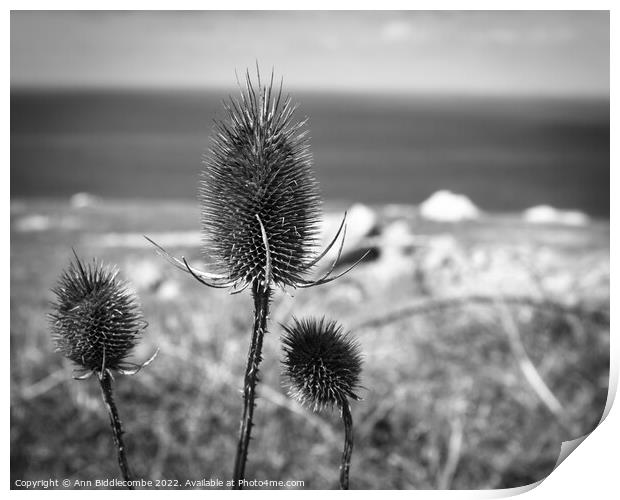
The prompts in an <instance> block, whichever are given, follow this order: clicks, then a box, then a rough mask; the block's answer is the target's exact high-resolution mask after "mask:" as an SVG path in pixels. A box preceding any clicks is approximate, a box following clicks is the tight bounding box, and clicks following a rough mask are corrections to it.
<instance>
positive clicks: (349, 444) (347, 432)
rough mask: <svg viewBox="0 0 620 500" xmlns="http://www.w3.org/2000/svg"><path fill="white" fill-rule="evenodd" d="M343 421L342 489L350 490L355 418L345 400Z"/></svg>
mask: <svg viewBox="0 0 620 500" xmlns="http://www.w3.org/2000/svg"><path fill="white" fill-rule="evenodd" d="M341 410H342V421H343V422H344V450H343V451H342V460H341V462H340V489H341V490H348V489H349V468H350V466H351V453H353V417H352V416H351V408H350V406H349V402H348V401H347V400H346V399H345V400H344V401H343V402H342V405H341Z"/></svg>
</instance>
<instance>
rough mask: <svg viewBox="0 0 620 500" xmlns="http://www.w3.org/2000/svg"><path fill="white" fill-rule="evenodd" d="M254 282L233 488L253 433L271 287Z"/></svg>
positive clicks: (242, 470) (242, 474) (241, 475)
mask: <svg viewBox="0 0 620 500" xmlns="http://www.w3.org/2000/svg"><path fill="white" fill-rule="evenodd" d="M258 281H259V280H257V282H256V283H255V284H254V285H253V286H252V296H253V297H254V326H253V328H252V341H251V342H250V350H249V352H248V363H247V366H246V368H245V379H244V382H243V416H242V417H241V425H240V428H239V442H238V444H237V455H236V457H235V470H234V475H233V479H234V483H233V489H236V490H240V489H242V488H243V486H242V483H241V481H242V480H243V479H245V464H246V462H247V459H248V447H249V444H250V435H251V433H252V425H253V424H252V417H253V415H254V406H255V403H254V399H255V390H256V384H257V382H258V368H259V365H260V362H261V360H262V357H261V351H262V349H263V337H264V335H265V331H266V328H267V315H268V314H269V301H270V298H271V290H270V289H269V288H265V287H263V285H262V284H260V283H259V282H258Z"/></svg>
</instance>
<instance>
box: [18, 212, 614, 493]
mask: <svg viewBox="0 0 620 500" xmlns="http://www.w3.org/2000/svg"><path fill="white" fill-rule="evenodd" d="M344 208H345V207H344V206H342V207H341V206H330V207H328V209H329V210H328V211H329V213H332V212H339V211H341V210H342V209H344ZM374 212H375V213H376V221H375V223H374V227H373V229H372V230H371V231H369V232H368V233H367V234H364V235H361V236H360V237H359V238H358V239H359V241H358V242H357V245H356V246H355V247H352V248H350V249H349V251H348V253H347V258H354V257H355V255H356V254H359V251H361V249H365V248H370V249H371V254H370V256H369V258H368V259H367V261H366V262H364V263H362V264H361V265H360V266H358V268H356V269H355V270H354V271H352V272H351V273H349V274H347V275H346V276H345V277H343V278H342V279H340V280H338V281H336V282H333V283H330V284H327V285H324V286H321V287H318V288H312V289H308V290H298V291H295V290H289V292H290V294H291V295H292V296H293V297H291V296H289V295H286V294H284V293H282V292H280V291H278V292H277V293H276V294H275V296H274V302H273V306H272V312H271V318H270V328H269V333H268V335H267V336H266V338H265V345H264V361H263V363H262V365H261V371H262V377H261V382H260V384H259V387H258V395H259V397H258V400H257V408H256V411H255V419H254V423H255V427H254V429H253V440H252V442H251V447H250V453H249V461H248V465H247V468H246V472H247V478H248V479H258V480H282V481H287V480H295V481H300V480H301V481H304V487H303V488H304V489H330V488H336V487H337V486H338V465H339V462H340V454H341V451H342V441H343V435H342V428H341V421H340V419H339V415H338V414H336V413H335V412H334V413H333V414H330V413H329V412H327V413H324V414H313V413H312V412H310V411H309V410H307V409H305V408H302V407H300V406H299V405H298V404H297V403H296V402H294V401H292V400H291V399H289V398H288V396H287V394H286V389H284V388H283V387H282V380H281V375H280V370H281V368H280V358H281V357H282V353H281V349H280V343H279V336H280V334H281V332H282V329H281V326H280V323H287V322H289V321H290V319H291V317H292V316H293V315H295V316H297V317H301V316H305V315H316V316H322V315H325V316H327V317H329V318H333V319H337V320H339V321H340V322H341V323H342V324H343V325H344V326H345V328H347V329H351V330H352V332H353V333H354V334H355V335H356V336H357V337H358V338H359V341H360V343H361V346H362V350H363V353H364V366H363V372H362V385H363V386H364V389H363V390H362V391H361V395H362V397H363V401H360V402H357V403H354V404H353V408H352V411H353V420H354V433H355V447H354V451H353V460H352V466H351V488H352V489H378V488H382V489H435V488H458V489H470V488H472V489H483V488H484V489H486V488H507V487H515V486H522V485H526V484H529V483H532V482H534V481H537V480H539V479H542V478H544V477H545V476H546V475H548V474H549V473H550V471H551V470H552V469H553V467H554V464H555V463H556V459H557V457H558V453H559V450H560V446H561V444H562V442H563V441H566V440H570V439H574V438H577V437H579V436H581V435H583V434H584V433H587V432H590V431H591V430H593V428H594V427H595V426H596V425H597V423H598V422H599V420H600V418H601V415H602V413H603V409H604V406H605V402H606V399H607V388H608V374H609V223H608V221H592V222H591V223H589V224H588V225H586V226H583V227H567V226H552V225H532V224H526V223H524V222H522V221H521V220H519V219H518V218H517V217H513V216H508V215H505V216H499V215H497V216H484V217H483V218H481V219H480V220H478V221H472V222H467V223H461V224H439V223H432V222H428V221H424V220H422V219H421V218H420V217H419V216H418V214H417V212H416V210H415V208H413V207H387V206H386V207H374ZM354 229H355V228H354V227H351V231H350V232H351V234H353V235H354V233H355V231H354ZM199 230H200V226H199V212H198V206H197V203H194V202H191V201H189V202H172V201H167V202H165V201H161V202H158V201H154V200H151V201H148V202H147V201H143V202H141V201H131V202H130V201H100V202H96V203H89V204H85V206H80V207H77V206H71V205H70V204H69V203H68V202H60V201H42V200H41V201H26V200H13V201H12V203H11V480H12V485H13V484H14V481H15V480H17V479H30V480H36V479H47V478H60V479H62V478H69V479H71V480H77V479H79V480H91V481H95V480H96V479H105V478H114V477H118V476H119V473H118V466H117V463H116V458H115V451H114V446H113V443H112V437H111V433H110V430H109V424H108V417H107V415H106V412H105V410H104V407H103V403H102V401H101V396H100V393H99V387H98V386H97V385H98V384H97V383H96V381H95V380H94V379H90V380H86V381H75V380H72V378H71V376H72V372H71V370H72V368H73V367H72V366H71V365H70V363H69V362H67V361H65V360H64V359H63V358H62V357H61V356H60V355H59V354H57V353H55V352H54V347H53V343H52V340H51V337H50V332H49V322H48V319H47V317H46V314H47V312H49V302H50V301H51V300H52V299H53V296H52V293H51V292H50V288H51V287H52V286H53V285H54V284H55V282H56V279H57V278H58V276H59V274H60V272H61V271H62V269H63V268H64V267H65V266H67V265H68V263H69V260H70V258H71V248H72V247H73V248H75V250H76V251H77V252H78V254H79V255H80V257H81V258H83V259H85V260H90V259H91V258H93V257H97V258H100V259H102V260H104V261H106V262H109V263H113V264H116V265H117V266H118V267H119V268H120V270H121V275H122V276H123V278H125V279H127V280H128V281H130V282H131V284H132V286H133V287H134V289H135V290H136V292H137V293H138V295H139V297H140V300H141V303H142V306H143V309H144V313H145V316H146V319H147V320H148V323H149V327H148V329H147V333H146V334H145V336H144V341H143V342H142V343H141V344H140V345H139V346H138V348H137V349H136V352H135V360H136V361H143V360H145V359H147V358H148V357H149V356H150V355H151V354H152V353H153V352H154V350H155V349H157V348H159V349H160V353H159V356H158V357H157V359H156V360H155V361H154V362H153V363H152V364H151V365H150V366H148V367H146V368H145V369H144V370H143V371H141V372H140V373H138V374H137V375H135V376H120V375H119V376H118V377H116V390H117V403H118V406H119V410H120V413H121V417H122V419H123V422H124V425H125V430H126V443H127V447H128V454H129V460H130V463H131V465H132V467H133V469H134V472H135V475H136V477H138V478H146V479H153V480H157V479H166V480H177V481H178V482H179V485H180V487H186V481H188V480H189V481H198V480H201V479H203V478H206V479H209V478H218V479H221V480H223V481H226V480H227V479H230V478H231V474H232V467H233V460H234V455H235V449H236V443H237V432H238V428H239V419H240V414H241V408H242V398H241V387H242V379H243V373H244V368H245V361H246V355H247V349H248V345H249V340H250V331H251V324H252V309H251V307H252V301H251V297H250V295H249V292H244V293H241V294H239V295H229V294H228V293H227V292H226V291H225V290H212V289H208V288H206V287H204V286H201V285H200V284H199V283H197V282H196V281H195V280H192V279H191V277H190V276H188V275H187V274H184V273H182V272H181V271H179V270H177V269H175V268H173V267H172V266H171V265H170V264H169V263H168V262H166V261H165V260H164V259H163V258H162V257H160V256H159V255H157V254H156V253H155V251H154V249H153V248H152V247H151V246H149V244H148V243H147V242H146V240H144V238H142V235H143V234H145V235H148V236H150V237H152V238H153V239H154V240H156V241H158V242H160V243H161V244H162V245H163V246H165V247H166V248H167V249H168V250H169V251H170V252H171V253H173V254H174V255H177V256H180V255H184V256H186V257H187V258H188V260H189V261H190V262H192V263H193V264H194V265H196V266H197V267H200V266H201V265H202V262H201V261H202V260H203V258H204V257H203V256H202V254H201V249H200V235H199ZM317 273H318V271H317ZM576 453H579V450H577V451H576Z"/></svg>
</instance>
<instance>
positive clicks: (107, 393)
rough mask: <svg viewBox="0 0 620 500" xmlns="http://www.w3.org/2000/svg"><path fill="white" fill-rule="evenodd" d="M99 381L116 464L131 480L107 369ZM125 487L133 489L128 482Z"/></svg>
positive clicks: (121, 427)
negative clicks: (116, 455)
mask: <svg viewBox="0 0 620 500" xmlns="http://www.w3.org/2000/svg"><path fill="white" fill-rule="evenodd" d="M98 378H99V383H100V384H101V394H102V396H103V402H104V403H105V406H106V409H107V410H108V415H109V416H110V425H111V426H112V435H113V436H114V444H115V445H116V451H117V454H118V465H119V466H120V468H121V474H122V476H123V479H124V480H125V481H131V472H130V471H129V464H128V463H127V454H126V453H125V443H124V442H123V426H122V424H121V420H120V418H119V416H118V410H117V409H116V403H115V402H114V394H113V392H112V377H111V376H110V374H109V373H108V371H107V370H103V371H102V372H101V374H100V376H99V377H98ZM127 489H130V490H133V486H131V485H130V484H128V486H127Z"/></svg>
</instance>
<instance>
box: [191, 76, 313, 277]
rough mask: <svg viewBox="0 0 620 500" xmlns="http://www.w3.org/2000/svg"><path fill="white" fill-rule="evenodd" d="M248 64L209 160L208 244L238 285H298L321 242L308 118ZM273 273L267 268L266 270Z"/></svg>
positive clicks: (204, 193) (205, 194) (205, 193)
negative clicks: (252, 74) (252, 72)
mask: <svg viewBox="0 0 620 500" xmlns="http://www.w3.org/2000/svg"><path fill="white" fill-rule="evenodd" d="M257 80H258V81H257V84H256V85H255V84H254V83H253V82H252V80H251V78H250V76H249V72H246V83H245V89H243V88H242V89H241V96H240V98H239V99H233V98H230V101H229V102H228V103H225V104H224V106H225V109H226V112H227V119H226V120H225V121H219V122H216V127H215V137H214V139H213V141H212V146H211V149H210V151H209V154H208V155H207V157H206V158H205V159H204V161H203V172H202V180H201V183H200V188H199V199H200V202H201V220H202V227H203V234H204V241H205V250H206V253H207V254H208V255H209V257H210V258H211V259H213V261H214V265H215V266H216V268H217V272H219V273H221V274H224V275H225V276H227V277H228V279H229V280H230V282H232V283H234V284H235V286H242V285H247V284H250V283H255V282H257V281H258V282H259V283H260V282H263V283H265V282H267V283H268V282H271V281H273V283H274V284H276V285H279V286H285V285H289V286H293V287H294V286H296V284H297V283H299V282H301V281H302V279H303V277H304V275H305V273H307V271H308V268H309V267H311V266H309V263H310V262H311V257H312V254H313V253H314V252H315V250H316V247H317V245H318V232H319V222H320V216H321V200H320V194H319V188H318V182H317V180H316V179H315V177H314V174H313V172H312V157H311V153H310V149H309V144H308V130H307V129H306V120H302V121H296V120H295V118H294V116H293V115H294V112H295V110H296V106H295V105H293V104H292V102H291V98H290V97H288V96H287V97H284V96H283V95H282V86H281V85H280V87H279V89H274V86H273V73H272V75H271V80H270V82H269V84H268V85H262V84H261V80H260V74H259V73H258V69H257ZM268 273H269V274H270V276H266V274H268Z"/></svg>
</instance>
